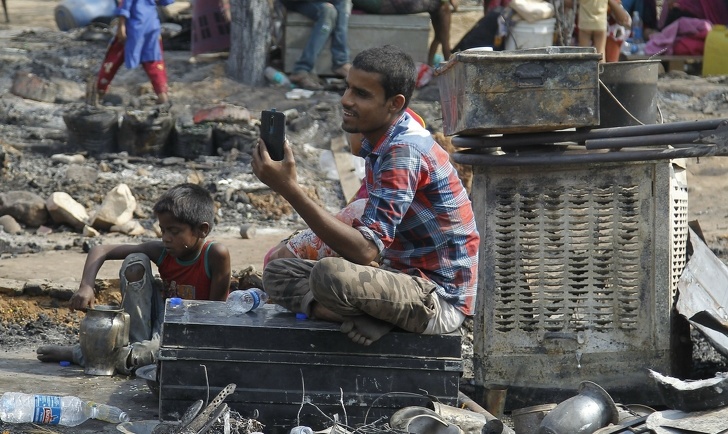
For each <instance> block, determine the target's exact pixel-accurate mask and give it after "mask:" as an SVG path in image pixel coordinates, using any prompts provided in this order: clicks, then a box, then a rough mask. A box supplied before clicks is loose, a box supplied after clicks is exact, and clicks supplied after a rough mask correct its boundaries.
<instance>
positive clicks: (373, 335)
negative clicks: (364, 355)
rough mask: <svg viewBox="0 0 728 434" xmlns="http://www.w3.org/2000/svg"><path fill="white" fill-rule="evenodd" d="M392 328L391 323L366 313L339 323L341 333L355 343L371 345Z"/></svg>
mask: <svg viewBox="0 0 728 434" xmlns="http://www.w3.org/2000/svg"><path fill="white" fill-rule="evenodd" d="M393 328H394V325H393V324H390V323H388V322H385V321H382V320H379V319H376V318H374V317H371V316H368V315H362V316H357V317H354V318H349V319H347V320H346V321H344V322H343V323H342V324H341V328H340V329H339V330H341V332H342V333H346V335H347V336H348V337H349V339H351V340H352V341H354V342H356V343H357V344H362V345H371V344H372V342H374V341H376V340H378V339H379V338H381V337H382V336H384V335H386V334H387V333H389V331H390V330H392V329H393Z"/></svg>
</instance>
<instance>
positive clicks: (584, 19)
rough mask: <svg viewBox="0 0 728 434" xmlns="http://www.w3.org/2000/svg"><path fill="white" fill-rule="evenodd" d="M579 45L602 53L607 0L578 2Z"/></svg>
mask: <svg viewBox="0 0 728 434" xmlns="http://www.w3.org/2000/svg"><path fill="white" fill-rule="evenodd" d="M578 5H579V11H578V18H577V19H578V27H579V38H578V40H579V46H580V47H594V48H596V50H597V53H599V54H601V55H602V62H603V61H604V50H605V49H606V46H607V9H608V7H609V2H608V0H581V1H579V2H578Z"/></svg>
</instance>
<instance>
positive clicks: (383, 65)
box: [352, 45, 417, 110]
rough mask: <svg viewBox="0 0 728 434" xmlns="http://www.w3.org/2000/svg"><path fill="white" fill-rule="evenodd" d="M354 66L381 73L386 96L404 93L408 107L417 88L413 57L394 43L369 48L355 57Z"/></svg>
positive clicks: (380, 79)
mask: <svg viewBox="0 0 728 434" xmlns="http://www.w3.org/2000/svg"><path fill="white" fill-rule="evenodd" d="M352 67H354V68H356V69H360V70H362V71H366V72H374V73H377V74H379V77H380V78H379V81H380V83H381V84H382V87H383V88H384V97H385V98H386V99H389V98H391V97H393V96H395V95H397V94H402V95H404V98H405V101H404V107H403V108H402V110H404V109H406V108H407V106H408V105H409V103H410V99H411V98H412V93H413V92H414V90H415V82H416V78H417V69H416V68H415V62H414V60H412V57H411V56H410V55H409V54H407V53H405V52H404V51H402V50H401V49H400V48H398V47H395V46H394V45H384V46H381V47H373V48H368V49H366V50H364V51H362V52H360V53H359V54H357V55H356V57H355V58H354V62H352Z"/></svg>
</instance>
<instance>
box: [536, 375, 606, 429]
mask: <svg viewBox="0 0 728 434" xmlns="http://www.w3.org/2000/svg"><path fill="white" fill-rule="evenodd" d="M618 422H619V411H618V410H617V405H616V404H615V403H614V400H612V397H611V396H609V394H608V393H607V392H606V391H605V390H604V389H602V388H601V387H600V386H599V385H598V384H596V383H592V382H591V381H582V382H581V384H580V385H579V394H578V395H576V396H572V397H571V398H569V399H567V400H566V401H563V402H561V403H560V404H559V405H557V406H556V408H554V409H553V410H551V411H550V412H549V413H548V414H547V415H546V416H544V418H543V420H542V421H541V425H540V426H539V428H538V431H536V433H537V434H566V433H568V434H591V433H593V432H595V431H596V430H598V429H599V428H602V427H605V426H607V425H609V424H610V423H613V424H616V423H618Z"/></svg>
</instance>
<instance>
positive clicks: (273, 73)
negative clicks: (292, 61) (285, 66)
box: [263, 66, 293, 87]
mask: <svg viewBox="0 0 728 434" xmlns="http://www.w3.org/2000/svg"><path fill="white" fill-rule="evenodd" d="M263 74H264V75H265V78H266V79H267V80H268V81H269V82H270V83H272V84H273V85H275V86H282V87H293V84H292V83H291V80H289V79H288V76H287V75H286V74H284V73H282V72H281V71H279V70H277V69H275V68H273V67H272V66H266V67H265V70H264V71H263Z"/></svg>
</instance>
